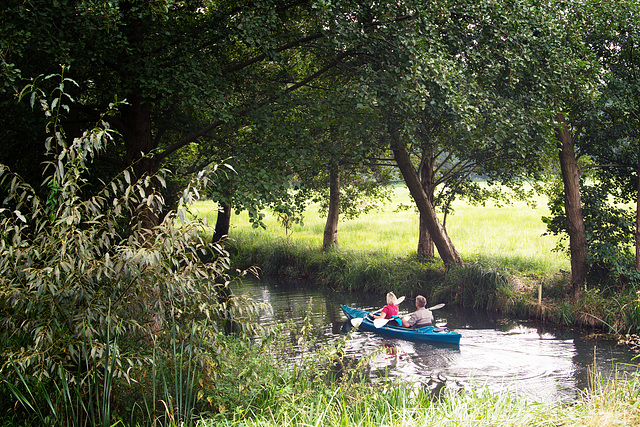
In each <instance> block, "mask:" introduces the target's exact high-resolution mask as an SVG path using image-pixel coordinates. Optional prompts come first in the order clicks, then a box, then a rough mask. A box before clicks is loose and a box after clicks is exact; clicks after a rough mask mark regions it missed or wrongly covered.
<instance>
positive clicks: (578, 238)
mask: <svg viewBox="0 0 640 427" xmlns="http://www.w3.org/2000/svg"><path fill="white" fill-rule="evenodd" d="M557 119H558V122H560V123H563V124H564V122H565V117H564V115H563V114H558V117H557ZM556 136H557V138H558V148H559V149H560V150H559V151H558V154H559V157H560V169H561V171H562V182H563V184H564V209H565V214H566V216H567V232H568V233H569V250H570V254H571V289H570V290H571V291H572V292H573V296H574V297H575V298H578V297H579V296H580V295H581V293H582V288H583V286H584V284H585V282H586V279H587V265H588V264H587V240H586V237H585V226H584V218H583V216H582V202H581V197H580V171H579V170H578V162H577V159H576V155H575V150H574V140H573V138H572V136H571V134H570V133H569V130H568V129H567V126H566V125H564V126H562V127H561V128H558V129H557V130H556Z"/></svg>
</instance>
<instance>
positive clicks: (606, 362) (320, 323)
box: [234, 281, 640, 401]
mask: <svg viewBox="0 0 640 427" xmlns="http://www.w3.org/2000/svg"><path fill="white" fill-rule="evenodd" d="M234 292H235V293H236V294H245V295H252V296H253V297H254V298H255V299H256V300H258V301H261V302H266V303H269V304H270V305H271V306H272V308H273V310H272V311H271V312H264V313H263V314H261V315H260V318H259V319H258V320H259V321H260V323H262V324H279V323H283V322H285V321H286V320H288V319H291V320H293V321H294V322H296V323H299V322H302V320H303V319H304V317H305V316H306V315H307V313H309V312H310V313H311V314H312V315H311V316H310V320H311V322H312V324H313V329H314V334H315V338H316V339H318V340H319V341H320V342H321V343H325V344H328V343H331V342H332V341H335V340H337V339H339V338H341V337H343V336H345V334H347V333H348V332H349V331H350V330H351V325H350V324H349V322H347V320H346V317H345V316H344V314H343V313H342V310H341V308H340V304H346V305H349V306H353V307H356V308H361V309H364V310H370V311H374V310H376V309H380V308H381V307H382V306H383V305H384V303H385V301H384V299H385V298H384V296H380V295H370V294H366V293H353V292H334V291H331V290H328V289H317V288H314V287H312V286H309V285H308V284H306V283H305V282H293V283H283V282H264V281H245V282H244V283H242V284H240V285H236V286H235V287H234ZM440 302H443V301H429V303H428V305H429V306H430V305H435V304H438V303H440ZM413 307H414V303H413V301H412V300H409V299H407V300H406V301H405V302H403V303H402V304H401V305H400V312H401V313H403V312H408V311H412V310H413ZM434 315H435V317H436V321H438V320H443V319H445V320H446V321H447V326H448V327H449V329H452V330H455V331H457V332H460V333H461V334H462V339H461V340H460V346H449V345H441V344H430V343H414V342H409V341H404V340H400V339H390V338H385V337H382V336H379V335H377V334H374V333H371V332H361V331H354V332H353V333H352V334H351V336H350V337H349V341H348V345H347V348H346V352H345V356H346V357H351V358H358V357H362V356H371V359H370V362H369V369H370V376H371V377H372V379H374V380H375V379H376V378H382V377H384V378H387V377H391V378H393V377H402V378H403V379H405V380H408V381H412V382H415V383H416V384H418V383H426V382H428V381H429V379H430V378H437V377H438V376H439V377H440V379H443V378H446V379H447V384H456V385H458V386H473V387H488V388H490V389H492V390H495V391H501V390H508V391H510V392H514V393H518V394H522V395H525V396H527V397H529V398H531V399H533V400H536V401H557V400H563V401H570V400H572V399H575V397H577V396H578V395H579V394H580V392H581V390H584V389H585V388H587V387H588V385H589V377H590V373H593V372H597V374H598V375H600V376H601V377H602V378H603V379H605V380H606V379H608V378H611V377H613V376H619V377H623V376H624V375H627V374H629V373H632V372H636V370H637V366H636V364H640V361H632V358H633V357H634V355H635V354H634V353H633V352H631V351H629V350H628V349H627V348H626V347H624V346H617V345H616V344H615V343H611V342H608V341H603V340H597V339H593V338H590V336H589V333H588V331H577V330H572V329H569V328H557V327H553V326H549V325H544V324H541V323H537V322H532V321H528V320H521V319H520V320H519V319H515V318H510V317H505V316H501V315H499V314H495V313H484V312H482V313H481V312H477V311H470V310H462V309H458V308H456V307H447V306H445V307H444V308H442V309H440V310H434Z"/></svg>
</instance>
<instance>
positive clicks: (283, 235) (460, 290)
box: [194, 187, 640, 334]
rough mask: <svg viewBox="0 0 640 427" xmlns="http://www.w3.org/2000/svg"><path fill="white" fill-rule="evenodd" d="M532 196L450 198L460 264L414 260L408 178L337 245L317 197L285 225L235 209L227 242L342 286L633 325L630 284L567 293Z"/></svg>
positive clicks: (271, 269)
mask: <svg viewBox="0 0 640 427" xmlns="http://www.w3.org/2000/svg"><path fill="white" fill-rule="evenodd" d="M535 202H536V203H535V207H531V206H529V205H527V204H525V203H524V202H515V203H514V204H512V205H506V206H496V205H495V204H487V205H486V206H473V205H470V204H468V203H465V202H461V201H458V202H456V204H455V205H454V214H453V215H449V216H448V217H447V230H448V232H449V235H450V236H451V239H452V241H453V243H454V245H455V246H456V248H457V250H458V251H459V253H460V254H461V255H462V257H463V259H464V260H465V262H466V265H465V266H464V267H458V268H454V269H452V270H449V271H447V272H445V269H444V268H443V265H442V263H441V262H440V260H439V258H437V257H436V259H435V260H433V261H430V262H420V261H419V260H418V259H417V257H416V247H417V238H418V236H417V234H418V215H417V213H416V212H415V210H414V209H413V208H409V209H407V208H406V207H407V206H411V199H410V196H409V194H408V192H407V190H406V189H405V188H404V187H397V188H396V189H395V192H394V195H393V197H392V201H391V202H388V203H385V204H384V205H382V206H380V207H379V208H378V209H376V210H373V211H371V212H369V213H368V214H366V215H363V216H361V217H360V218H357V219H354V220H348V221H342V222H341V223H340V225H339V230H338V241H339V248H338V249H336V250H332V251H328V252H323V251H322V250H321V247H322V234H323V229H324V222H325V218H324V215H323V214H322V213H321V212H319V210H318V206H317V205H311V206H310V207H309V209H308V210H307V211H306V212H305V217H304V222H303V223H302V224H294V225H293V227H292V228H291V229H290V230H287V229H285V228H284V227H283V226H282V224H281V223H280V222H279V220H278V218H277V216H275V215H271V214H269V213H267V215H266V217H265V219H264V223H265V225H266V229H262V228H253V227H252V226H251V224H250V223H249V220H248V217H247V215H246V213H241V214H240V215H234V216H233V217H232V227H231V230H230V241H229V243H228V248H229V249H230V251H231V253H232V258H233V263H234V265H235V266H236V267H238V268H247V267H249V266H253V265H255V266H258V267H259V268H260V269H261V272H262V274H263V275H264V276H271V277H287V278H301V279H309V280H312V281H314V282H315V283H317V284H318V285H319V286H328V287H331V288H334V289H340V290H352V291H366V292H376V293H384V292H387V291H389V290H393V291H395V292H396V293H398V294H403V295H416V294H423V295H425V296H427V298H429V299H430V300H439V301H446V302H447V303H448V304H458V305H461V306H465V307H472V308H478V309H488V310H500V311H503V312H505V313H508V314H515V315H519V316H528V317H537V318H541V319H542V320H545V321H549V322H554V323H559V324H564V325H580V326H589V327H598V328H600V329H604V330H606V331H607V332H613V333H620V334H624V333H635V332H636V331H637V330H638V328H639V327H640V308H639V306H638V300H637V295H636V294H635V292H633V290H630V291H629V292H628V293H626V294H620V295H616V296H614V297H613V298H611V297H608V298H607V299H606V300H605V299H604V298H603V296H602V295H601V294H600V293H599V292H597V291H587V292H586V293H585V295H584V298H583V299H582V300H580V301H577V302H576V301H570V300H568V299H566V298H565V291H564V289H565V285H566V284H567V282H568V280H569V273H568V270H569V269H570V264H569V259H568V257H567V255H566V254H564V253H560V252H557V251H555V250H554V249H555V248H556V246H557V244H558V238H557V237H556V236H551V235H545V225H544V224H543V222H542V220H541V218H542V216H544V215H547V214H548V210H547V207H546V200H545V199H544V198H543V197H541V196H540V197H539V198H538V199H537V200H535ZM194 213H196V214H197V215H198V216H201V217H205V218H207V220H208V222H209V223H210V224H214V223H215V218H216V215H217V206H216V205H215V204H214V203H211V202H206V201H202V202H199V203H197V204H196V205H195V206H194ZM540 289H541V290H542V301H541V304H538V292H539V290H540Z"/></svg>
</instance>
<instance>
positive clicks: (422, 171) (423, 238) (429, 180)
mask: <svg viewBox="0 0 640 427" xmlns="http://www.w3.org/2000/svg"><path fill="white" fill-rule="evenodd" d="M425 151H429V152H424V153H423V156H424V158H425V161H424V162H423V163H422V165H421V166H420V168H419V175H420V184H422V189H423V190H424V192H425V194H426V195H427V198H428V199H429V202H431V204H432V205H433V193H434V189H435V182H434V181H435V179H434V176H435V174H434V170H433V164H434V163H433V162H434V159H433V155H432V153H431V151H432V150H430V149H425ZM433 257H435V248H434V244H433V239H432V238H431V235H430V234H429V229H428V226H427V218H426V216H425V215H423V214H422V213H420V223H419V232H418V259H420V258H422V259H432V258H433Z"/></svg>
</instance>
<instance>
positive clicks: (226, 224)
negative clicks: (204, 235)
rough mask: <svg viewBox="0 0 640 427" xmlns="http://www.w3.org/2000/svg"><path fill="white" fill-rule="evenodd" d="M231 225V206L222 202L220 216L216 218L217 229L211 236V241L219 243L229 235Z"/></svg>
mask: <svg viewBox="0 0 640 427" xmlns="http://www.w3.org/2000/svg"><path fill="white" fill-rule="evenodd" d="M230 227H231V206H229V204H228V203H224V202H220V206H219V207H218V218H217V219H216V229H215V231H214V233H213V237H212V238H211V243H218V242H219V241H221V240H222V239H224V238H226V237H227V236H228V235H229V228H230Z"/></svg>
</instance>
